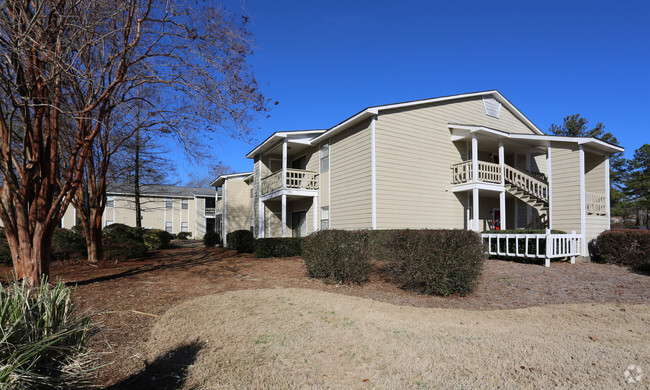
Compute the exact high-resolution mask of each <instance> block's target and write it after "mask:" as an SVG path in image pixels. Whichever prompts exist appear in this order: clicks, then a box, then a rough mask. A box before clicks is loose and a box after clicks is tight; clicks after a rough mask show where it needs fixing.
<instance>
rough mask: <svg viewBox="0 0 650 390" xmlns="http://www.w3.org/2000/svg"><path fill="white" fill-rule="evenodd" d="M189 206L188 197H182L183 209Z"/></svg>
mask: <svg viewBox="0 0 650 390" xmlns="http://www.w3.org/2000/svg"><path fill="white" fill-rule="evenodd" d="M188 208H189V204H188V201H187V199H181V209H183V210H187V209H188Z"/></svg>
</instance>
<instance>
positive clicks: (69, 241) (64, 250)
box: [50, 228, 88, 261]
mask: <svg viewBox="0 0 650 390" xmlns="http://www.w3.org/2000/svg"><path fill="white" fill-rule="evenodd" d="M50 255H51V257H52V260H59V261H63V260H79V259H85V258H86V257H87V255H88V253H87V248H86V240H85V239H84V238H83V236H82V235H78V234H77V233H75V232H74V231H72V230H68V229H63V228H56V229H54V234H53V235H52V247H51V252H50Z"/></svg>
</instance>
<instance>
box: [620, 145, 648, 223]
mask: <svg viewBox="0 0 650 390" xmlns="http://www.w3.org/2000/svg"><path fill="white" fill-rule="evenodd" d="M627 167H628V176H627V180H626V181H625V195H627V197H628V199H629V201H630V203H631V205H632V206H633V207H634V208H635V209H636V214H637V225H645V226H646V227H648V228H650V221H649V220H648V219H649V218H648V212H649V211H650V144H645V145H643V146H641V147H640V148H638V149H637V150H635V151H634V158H632V159H631V160H629V161H628V164H627Z"/></svg>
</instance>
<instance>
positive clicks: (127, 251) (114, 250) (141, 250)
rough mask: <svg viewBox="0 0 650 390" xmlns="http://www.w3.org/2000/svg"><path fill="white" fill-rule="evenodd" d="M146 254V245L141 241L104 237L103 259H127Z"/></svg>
mask: <svg viewBox="0 0 650 390" xmlns="http://www.w3.org/2000/svg"><path fill="white" fill-rule="evenodd" d="M146 254H147V246H146V245H145V244H144V243H143V242H141V241H135V240H121V241H118V240H116V239H113V238H105V239H104V259H105V260H115V261H118V260H128V259H135V258H139V257H144V256H145V255H146Z"/></svg>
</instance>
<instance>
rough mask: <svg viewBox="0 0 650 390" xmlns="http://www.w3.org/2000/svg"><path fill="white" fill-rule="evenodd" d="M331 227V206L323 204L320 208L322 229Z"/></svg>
mask: <svg viewBox="0 0 650 390" xmlns="http://www.w3.org/2000/svg"><path fill="white" fill-rule="evenodd" d="M329 228H330V207H329V206H323V207H321V208H320V230H327V229H329Z"/></svg>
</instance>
